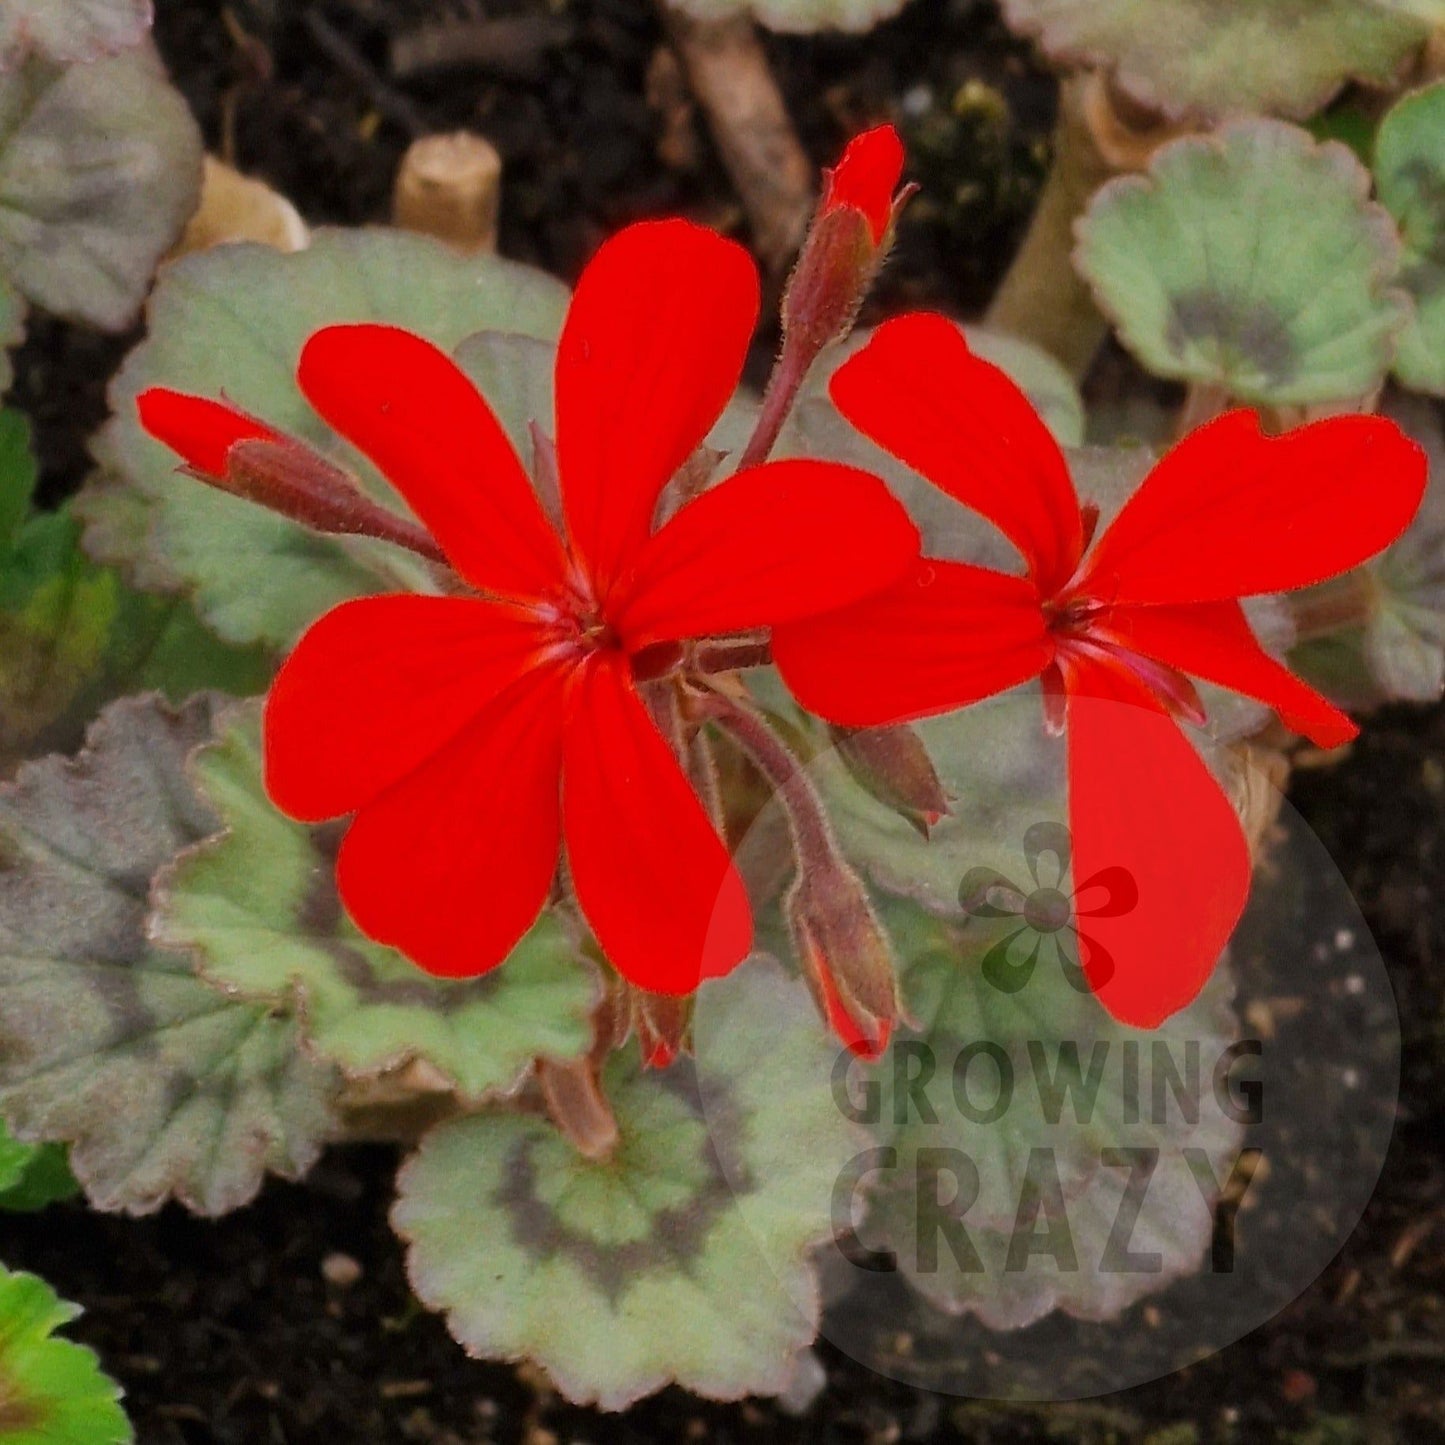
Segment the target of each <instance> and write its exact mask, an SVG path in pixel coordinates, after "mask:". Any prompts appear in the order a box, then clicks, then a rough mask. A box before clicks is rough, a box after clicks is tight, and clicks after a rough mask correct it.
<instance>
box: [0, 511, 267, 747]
mask: <svg viewBox="0 0 1445 1445" xmlns="http://www.w3.org/2000/svg"><path fill="white" fill-rule="evenodd" d="M79 543H80V533H79V528H78V527H77V526H76V524H75V523H74V522H73V521H72V520H71V518H70V517H69V516H67V515H65V514H63V513H49V514H39V515H36V516H34V517H31V518H30V519H29V520H28V521H27V522H25V523H24V525H23V526H22V527H21V528H20V529H19V532H18V534H17V535H16V536H15V538H14V542H13V545H12V546H11V547H10V548H9V550H8V552H7V550H6V548H5V547H4V545H3V543H0V772H9V771H10V769H11V768H12V767H13V765H14V763H15V762H16V761H18V760H19V759H20V758H23V757H27V756H32V755H34V754H36V753H39V752H44V751H60V752H70V751H73V750H74V749H75V748H76V747H78V746H79V744H80V741H81V739H82V737H83V735H84V730H85V726H86V724H87V723H88V722H89V721H90V719H91V718H93V717H94V716H95V713H96V712H97V711H98V710H99V708H100V707H101V706H102V705H103V704H104V703H106V702H108V701H110V700H111V699H112V698H114V697H117V696H121V695H124V694H126V693H132V692H142V691H147V690H150V689H157V690H159V691H161V692H164V693H165V694H166V696H168V697H169V698H170V699H171V700H172V701H174V702H180V701H182V700H184V699H185V698H187V697H189V696H190V695H191V694H192V693H194V692H198V691H201V690H203V689H206V688H218V689H220V690H222V691H225V692H230V693H234V694H237V695H239V696H245V695H247V694H250V693H255V692H259V691H261V690H262V689H263V688H264V687H265V686H266V683H267V681H268V679H269V677H270V673H271V660H270V658H269V656H268V655H267V654H266V653H265V652H264V651H263V650H262V649H259V648H246V649H242V648H235V647H230V646H228V645H227V644H225V643H223V642H221V641H219V639H217V638H216V637H215V636H213V635H212V634H211V633H209V632H207V631H206V630H205V628H203V627H202V626H201V624H200V623H199V621H197V619H196V616H195V613H194V612H193V611H192V610H191V607H190V605H189V603H187V602H186V601H185V600H184V599H183V598H176V597H158V596H153V595H151V594H149V593H141V592H135V591H133V590H132V589H131V588H129V587H127V586H126V585H125V583H124V582H123V581H122V580H121V578H120V574H119V573H118V572H116V571H115V570H114V569H111V568H106V567H98V566H96V564H95V563H93V562H91V561H89V560H88V559H87V558H86V556H85V555H84V553H82V552H81V550H80V545H79Z"/></svg>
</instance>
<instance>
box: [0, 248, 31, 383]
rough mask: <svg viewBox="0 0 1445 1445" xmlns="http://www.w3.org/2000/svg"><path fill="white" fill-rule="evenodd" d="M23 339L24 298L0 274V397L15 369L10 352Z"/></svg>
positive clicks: (1, 273)
mask: <svg viewBox="0 0 1445 1445" xmlns="http://www.w3.org/2000/svg"><path fill="white" fill-rule="evenodd" d="M24 339H25V298H24V297H23V296H21V294H20V293H19V292H18V291H17V290H16V289H15V288H14V287H13V286H12V285H11V284H10V283H9V282H8V281H7V280H6V279H5V276H4V274H3V272H0V396H4V395H5V393H6V392H7V391H9V390H10V383H11V382H13V381H14V380H15V367H14V365H13V364H12V363H11V360H10V350H11V348H12V347H15V346H19V345H20V343H21V342H22V341H23V340H24Z"/></svg>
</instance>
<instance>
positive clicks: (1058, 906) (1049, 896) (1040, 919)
mask: <svg viewBox="0 0 1445 1445" xmlns="http://www.w3.org/2000/svg"><path fill="white" fill-rule="evenodd" d="M1070 911H1071V910H1070V908H1069V900H1068V899H1067V898H1065V897H1064V895H1063V894H1062V893H1060V892H1059V890H1058V889H1057V888H1036V889H1035V890H1034V891H1033V892H1032V893H1030V894H1029V896H1028V899H1027V901H1026V902H1025V903H1024V922H1025V923H1027V924H1028V926H1029V927H1030V928H1032V929H1033V930H1034V932H1035V933H1057V932H1058V931H1059V929H1061V928H1062V927H1064V925H1065V924H1066V923H1068V921H1069V914H1070Z"/></svg>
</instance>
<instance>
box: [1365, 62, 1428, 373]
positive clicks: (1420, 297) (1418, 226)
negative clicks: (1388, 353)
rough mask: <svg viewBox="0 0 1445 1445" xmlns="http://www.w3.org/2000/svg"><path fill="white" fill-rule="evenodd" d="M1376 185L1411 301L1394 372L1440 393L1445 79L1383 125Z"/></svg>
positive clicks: (1401, 104) (1407, 100)
mask: <svg viewBox="0 0 1445 1445" xmlns="http://www.w3.org/2000/svg"><path fill="white" fill-rule="evenodd" d="M1375 184H1376V185H1377V186H1378V187H1379V192H1380V200H1381V201H1382V202H1383V204H1384V205H1385V207H1386V209H1388V210H1389V212H1390V214H1391V215H1392V216H1394V218H1395V220H1396V222H1397V223H1398V224H1399V227H1400V235H1401V237H1402V238H1403V240H1404V244H1405V250H1404V255H1403V257H1402V258H1401V264H1400V276H1399V282H1400V285H1401V286H1403V287H1404V288H1405V290H1406V291H1408V292H1409V293H1410V299H1411V300H1412V301H1413V302H1414V303H1415V309H1414V314H1413V316H1412V317H1411V319H1410V322H1409V324H1408V325H1407V326H1406V327H1405V331H1404V334H1403V335H1402V336H1401V338H1400V354H1399V356H1397V357H1396V359H1395V374H1396V375H1397V376H1398V377H1399V378H1400V380H1401V381H1402V382H1404V383H1405V385H1406V386H1408V387H1411V388H1412V389H1413V390H1415V391H1428V392H1431V393H1433V394H1434V395H1436V396H1445V81H1438V82H1437V83H1436V84H1434V85H1432V86H1428V87H1427V88H1426V89H1424V90H1419V91H1416V92H1415V93H1414V94H1413V95H1407V96H1406V97H1405V98H1404V99H1403V100H1402V101H1400V102H1399V103H1398V104H1397V105H1396V106H1395V107H1394V108H1393V109H1392V110H1391V111H1390V113H1389V114H1388V115H1387V116H1386V117H1385V119H1384V120H1383V121H1382V122H1381V124H1380V129H1379V132H1378V134H1377V136H1376V139H1375Z"/></svg>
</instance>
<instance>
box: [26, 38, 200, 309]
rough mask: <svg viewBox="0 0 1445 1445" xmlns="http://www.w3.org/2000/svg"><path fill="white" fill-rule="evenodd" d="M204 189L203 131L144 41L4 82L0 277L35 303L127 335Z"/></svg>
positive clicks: (34, 65)
mask: <svg viewBox="0 0 1445 1445" xmlns="http://www.w3.org/2000/svg"><path fill="white" fill-rule="evenodd" d="M200 185H201V136H200V132H199V130H198V129H197V127H196V123H195V121H194V120H193V119H192V118H191V113H190V111H189V110H188V109H187V107H186V103H185V101H184V100H182V99H181V96H180V94H179V93H178V92H177V91H176V90H174V89H173V88H172V87H171V85H170V84H169V82H168V81H167V80H166V76H165V71H164V70H163V68H162V67H161V63H160V61H159V59H158V58H157V56H156V54H155V51H154V49H153V47H152V46H151V45H150V44H149V43H147V44H145V45H143V46H140V47H138V48H137V49H135V50H131V51H128V52H127V53H125V54H123V55H118V56H116V57H115V58H114V59H111V60H98V61H96V62H94V63H93V64H89V65H71V66H68V67H66V68H64V69H60V68H57V67H55V66H53V65H51V64H49V63H47V62H44V61H41V60H31V61H29V62H28V63H27V64H25V65H24V66H22V67H21V68H20V69H19V70H16V71H12V72H11V73H9V74H0V275H3V276H5V277H6V278H7V279H8V281H9V283H10V284H11V285H12V286H13V287H14V288H15V289H16V290H17V291H19V292H21V293H22V294H23V295H24V296H26V297H27V298H28V299H29V300H31V301H33V302H34V303H35V304H36V305H37V306H42V307H44V308H45V309H46V310H47V311H53V312H55V313H56V314H57V315H59V316H65V317H70V318H73V319H75V320H79V321H85V322H88V323H90V324H91V325H94V326H100V327H104V328H106V329H109V330H120V329H122V328H123V327H126V326H128V325H129V324H130V323H131V322H132V321H133V320H134V319H135V316H136V313H137V311H139V309H140V304H141V302H142V300H144V298H145V294H146V291H147V289H148V288H149V286H150V282H151V278H152V276H153V275H154V274H155V268H156V263H157V262H158V261H159V260H160V258H161V257H162V256H163V255H164V254H165V253H166V251H167V250H169V249H170V247H171V245H172V244H173V243H174V241H175V240H176V238H177V236H179V235H180V233H181V228H182V227H183V226H184V225H185V223H186V220H187V219H188V218H189V216H190V215H191V213H192V212H193V211H194V210H195V208H196V202H197V200H198V198H199V196H200Z"/></svg>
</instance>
